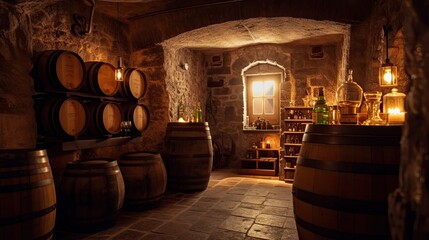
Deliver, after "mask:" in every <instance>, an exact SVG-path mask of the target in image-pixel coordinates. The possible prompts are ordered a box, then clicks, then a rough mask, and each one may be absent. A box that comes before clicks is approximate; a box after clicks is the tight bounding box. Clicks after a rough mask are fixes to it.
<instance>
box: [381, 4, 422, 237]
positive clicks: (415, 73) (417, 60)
mask: <svg viewBox="0 0 429 240" xmlns="http://www.w3.org/2000/svg"><path fill="white" fill-rule="evenodd" d="M427 6H428V1H421V2H416V1H409V0H407V1H404V9H403V10H404V16H406V18H405V22H404V28H403V29H404V39H405V49H403V50H401V51H405V52H406V53H407V54H406V59H405V60H406V65H405V67H406V68H405V69H406V72H407V74H409V75H410V76H411V82H410V91H409V94H408V96H407V112H408V113H407V121H406V123H405V125H404V129H403V135H402V144H401V163H400V185H399V188H398V189H397V190H396V191H395V192H394V194H392V195H391V196H390V199H389V216H390V219H389V221H390V222H391V233H392V238H394V239H409V238H410V237H412V238H413V239H427V238H429V227H428V226H429V211H428V209H429V208H428V206H429V191H428V174H427V172H428V169H429V167H428V166H429V165H428V157H429V152H428V138H427V136H428V135H427V133H428V129H429V115H428V106H429V105H428V104H429V103H428V98H427V89H429V85H428V80H429V69H428V67H427V65H428V64H429V44H428V41H429V34H428V33H429V17H428V15H427V11H426V10H427Z"/></svg>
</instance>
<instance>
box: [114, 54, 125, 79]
mask: <svg viewBox="0 0 429 240" xmlns="http://www.w3.org/2000/svg"><path fill="white" fill-rule="evenodd" d="M115 81H118V82H122V81H124V68H123V67H122V58H121V57H119V60H118V66H117V67H116V68H115Z"/></svg>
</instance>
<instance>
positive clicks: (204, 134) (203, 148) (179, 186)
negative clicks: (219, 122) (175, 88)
mask: <svg viewBox="0 0 429 240" xmlns="http://www.w3.org/2000/svg"><path fill="white" fill-rule="evenodd" d="M164 144H165V145H164V155H163V159H164V162H165V166H166V168H167V176H168V181H167V182H168V184H167V186H168V187H169V188H170V189H172V190H178V191H185V192H187V191H190V192H192V191H201V190H204V189H206V188H207V185H208V182H209V179H210V173H211V170H212V165H213V146H212V138H211V135H210V129H209V125H208V123H207V122H206V123H168V125H167V132H166V136H165V142H164Z"/></svg>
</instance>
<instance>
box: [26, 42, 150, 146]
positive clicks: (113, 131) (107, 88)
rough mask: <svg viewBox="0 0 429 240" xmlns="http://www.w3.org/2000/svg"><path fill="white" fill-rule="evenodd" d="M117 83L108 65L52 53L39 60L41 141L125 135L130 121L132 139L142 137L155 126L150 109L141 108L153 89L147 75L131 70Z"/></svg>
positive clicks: (70, 54)
mask: <svg viewBox="0 0 429 240" xmlns="http://www.w3.org/2000/svg"><path fill="white" fill-rule="evenodd" d="M124 76H125V77H124V81H123V82H118V81H115V68H114V66H113V65H111V64H109V63H107V62H100V61H89V62H84V61H83V59H82V58H81V57H80V56H79V55H78V54H76V53H74V52H71V51H66V50H48V51H44V52H42V53H40V54H39V55H38V56H37V57H36V61H35V64H34V69H33V77H34V80H35V87H36V90H37V94H36V95H35V100H36V112H37V123H38V131H39V135H40V136H44V137H47V138H49V137H54V138H58V137H61V138H64V139H81V138H82V139H83V138H106V137H115V136H121V134H122V133H121V130H122V129H123V125H122V124H121V123H122V122H124V121H127V122H131V128H130V129H128V131H129V132H131V133H129V134H131V135H133V136H137V135H141V134H142V132H143V131H144V130H146V128H147V127H148V124H149V110H148V108H147V107H146V106H145V105H143V104H141V103H139V100H141V99H142V98H143V97H144V96H145V94H146V89H147V83H146V78H145V75H144V73H143V72H142V71H140V70H138V69H136V68H129V69H126V70H125V74H124Z"/></svg>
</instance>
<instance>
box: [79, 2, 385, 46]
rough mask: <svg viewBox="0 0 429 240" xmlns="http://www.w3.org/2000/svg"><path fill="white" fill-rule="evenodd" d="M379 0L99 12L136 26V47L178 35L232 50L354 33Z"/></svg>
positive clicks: (188, 42) (150, 6) (180, 41)
mask: <svg viewBox="0 0 429 240" xmlns="http://www.w3.org/2000/svg"><path fill="white" fill-rule="evenodd" d="M85 1H88V0H85ZM377 2H378V0H304V1H297V0H187V1H183V0H97V1H96V5H97V7H96V11H100V12H102V13H104V14H106V15H110V16H112V17H115V18H119V19H120V20H121V21H124V22H126V23H129V24H130V29H131V43H132V49H133V50H138V49H141V48H144V47H146V46H148V45H151V44H157V43H161V42H164V41H167V42H168V43H169V44H170V43H172V41H173V39H175V41H176V47H180V46H181V47H185V46H187V47H192V48H232V47H238V46H244V45H249V44H257V43H287V42H292V41H296V40H299V39H304V40H305V39H313V40H314V37H320V36H324V35H326V36H329V35H332V34H334V35H335V34H340V35H341V34H344V33H346V32H347V33H348V32H349V28H350V25H352V24H358V23H361V22H363V21H365V20H366V19H367V18H368V17H369V15H370V14H371V11H372V8H373V7H374V5H375V4H377ZM118 10H119V12H120V14H119V15H118ZM345 29H347V30H345ZM323 39H324V38H322V40H321V41H323ZM327 39H330V40H332V37H327Z"/></svg>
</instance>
